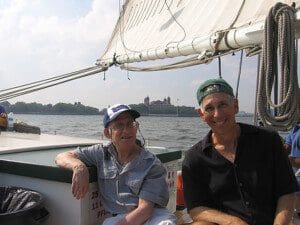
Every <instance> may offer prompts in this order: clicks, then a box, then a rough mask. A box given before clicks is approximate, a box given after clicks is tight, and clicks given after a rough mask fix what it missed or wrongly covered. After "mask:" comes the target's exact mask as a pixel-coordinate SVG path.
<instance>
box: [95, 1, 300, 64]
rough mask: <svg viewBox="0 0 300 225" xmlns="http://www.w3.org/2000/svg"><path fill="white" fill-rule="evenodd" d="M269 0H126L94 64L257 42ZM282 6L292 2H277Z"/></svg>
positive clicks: (208, 52) (218, 49)
mask: <svg viewBox="0 0 300 225" xmlns="http://www.w3.org/2000/svg"><path fill="white" fill-rule="evenodd" d="M277 2H279V1H275V0H255V1H254V0H127V1H126V3H125V4H124V6H123V10H122V11H121V12H120V17H119V20H118V22H117V24H116V26H115V29H114V32H113V35H112V37H111V39H110V42H109V44H108V47H107V49H106V51H105V53H104V54H103V55H102V57H101V58H100V59H99V60H98V61H97V64H98V65H102V66H103V65H104V66H105V65H109V64H111V63H113V62H118V63H120V64H122V63H131V62H139V61H147V60H155V59H164V58H172V57H177V56H187V55H188V56H190V55H200V56H199V57H201V56H204V57H205V56H207V55H208V56H209V55H211V54H214V53H215V52H224V51H227V50H230V49H238V48H244V47H245V46H255V45H257V44H261V43H262V39H263V28H264V20H265V18H266V16H267V14H268V12H269V10H270V8H271V7H272V6H273V5H275V4H276V3H277ZM281 2H283V3H286V4H288V5H291V4H292V2H295V3H296V6H298V4H299V5H300V1H290V0H285V1H281Z"/></svg>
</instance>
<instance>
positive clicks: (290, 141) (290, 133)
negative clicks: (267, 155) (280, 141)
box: [285, 132, 292, 146]
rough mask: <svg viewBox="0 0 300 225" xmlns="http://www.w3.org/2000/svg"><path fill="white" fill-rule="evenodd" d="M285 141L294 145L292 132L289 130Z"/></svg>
mask: <svg viewBox="0 0 300 225" xmlns="http://www.w3.org/2000/svg"><path fill="white" fill-rule="evenodd" d="M285 143H286V144H288V145H291V146H292V132H289V133H288V135H287V136H286V137H285Z"/></svg>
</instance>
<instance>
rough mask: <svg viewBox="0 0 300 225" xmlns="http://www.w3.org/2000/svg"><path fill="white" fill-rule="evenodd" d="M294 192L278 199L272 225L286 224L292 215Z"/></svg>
mask: <svg viewBox="0 0 300 225" xmlns="http://www.w3.org/2000/svg"><path fill="white" fill-rule="evenodd" d="M294 204H295V194H294V193H292V194H287V195H283V196H281V197H280V198H279V199H278V202H277V208H276V216H275V220H274V225H288V224H289V223H290V222H291V220H292V217H293V213H294Z"/></svg>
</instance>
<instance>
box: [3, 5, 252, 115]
mask: <svg viewBox="0 0 300 225" xmlns="http://www.w3.org/2000/svg"><path fill="white" fill-rule="evenodd" d="M118 13H119V1H118V0H67V1H61V0H30V1H27V0H0V52H1V54H0V90H2V89H5V88H9V87H13V86H17V85H22V84H24V83H29V82H33V81H37V80H41V79H46V78H49V77H53V76H56V75H60V74H63V73H68V72H73V71H76V70H78V69H83V68H86V67H90V66H93V65H95V62H96V60H97V59H98V58H100V56H101V55H102V54H103V52H104V49H105V46H106V44H107V43H108V40H109V38H110V35H111V33H112V31H113V28H114V25H115V23H116V21H117V17H118ZM239 58H240V53H237V54H236V55H235V56H231V55H230V56H227V57H224V58H222V76H223V78H224V79H225V80H227V81H228V82H229V83H230V84H231V85H232V87H233V89H234V90H235V89H236V84H237V74H238V67H239ZM256 62H257V57H256V56H254V57H251V58H245V57H244V62H243V67H242V74H241V80H240V86H239V102H240V110H242V111H246V112H253V110H254V98H255V85H256V71H257V69H256ZM217 76H218V62H217V60H215V61H213V62H211V63H210V64H204V65H198V66H193V67H189V68H185V69H177V70H170V71H163V72H129V73H127V72H126V71H124V70H120V69H118V68H112V69H109V70H108V71H106V73H105V80H104V79H103V78H104V75H103V73H101V74H97V75H93V76H89V77H86V78H82V79H79V80H76V81H71V82H68V83H65V84H62V85H59V86H55V87H51V88H48V89H45V90H42V91H38V92H35V93H31V94H28V95H24V96H20V97H17V98H14V99H11V100H9V102H10V103H15V102H18V101H23V102H27V103H30V102H37V103H42V104H48V103H51V104H56V103H58V102H64V103H72V104H73V103H74V102H78V101H79V102H81V103H82V104H84V105H88V106H92V107H96V108H99V109H100V110H101V109H103V108H105V107H107V106H109V105H113V104H115V103H125V104H138V103H142V102H143V101H144V98H145V97H146V96H149V97H150V101H153V100H163V99H164V98H166V97H168V96H169V97H170V98H171V103H172V104H173V105H179V106H181V105H185V106H192V107H196V106H197V102H196V97H195V93H196V90H197V88H198V86H199V84H200V83H201V82H203V81H205V80H206V79H209V78H216V77H217ZM128 78H129V79H128Z"/></svg>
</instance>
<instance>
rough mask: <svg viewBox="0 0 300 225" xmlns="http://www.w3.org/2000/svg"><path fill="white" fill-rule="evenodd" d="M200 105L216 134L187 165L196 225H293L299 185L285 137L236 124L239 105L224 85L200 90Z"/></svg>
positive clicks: (216, 83) (187, 187)
mask: <svg viewBox="0 0 300 225" xmlns="http://www.w3.org/2000/svg"><path fill="white" fill-rule="evenodd" d="M197 100H198V103H199V105H200V108H199V109H198V113H199V116H200V118H201V119H202V120H203V121H204V122H206V123H207V124H208V126H209V127H210V128H211V130H210V132H209V133H208V134H207V136H206V137H204V139H203V140H201V141H200V142H198V143H197V144H196V145H194V146H193V147H192V148H191V149H190V150H189V151H188V152H187V154H186V156H185V159H184V161H183V164H182V176H183V186H184V197H185V202H186V205H187V209H188V212H189V214H190V215H191V217H192V219H193V221H194V224H197V225H200V224H205V225H212V224H222V225H223V224H224V225H225V224H237V225H246V224H258V225H271V224H278V225H279V224H281V225H283V224H286V225H287V224H289V222H290V220H291V217H292V213H293V206H294V192H295V191H296V190H297V182H296V180H295V176H294V174H293V171H292V168H291V165H290V163H289V160H288V158H287V156H286V154H285V152H284V150H283V144H282V142H281V139H280V136H279V135H278V134H277V133H276V132H274V131H270V130H266V129H263V128H259V127H255V126H252V125H247V124H242V123H237V122H236V120H235V114H236V113H237V112H238V109H239V107H238V101H237V99H235V97H234V95H233V91H232V88H231V87H230V85H229V84H228V83H227V82H226V81H225V80H223V79H211V80H208V81H206V82H204V83H203V84H202V85H200V87H199V89H198V91H197Z"/></svg>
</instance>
